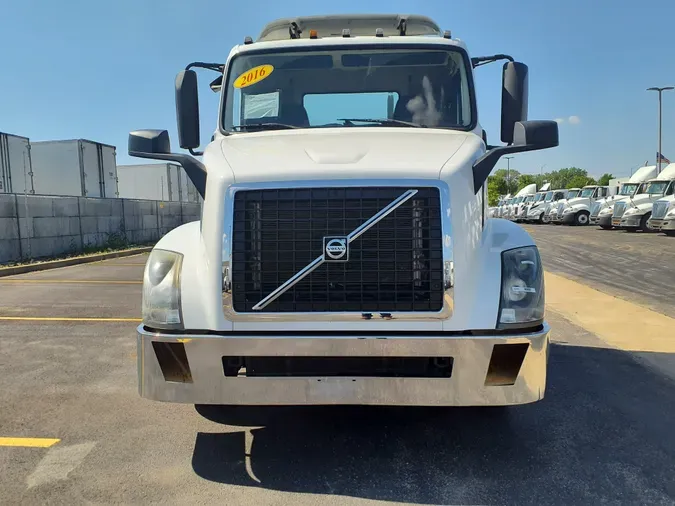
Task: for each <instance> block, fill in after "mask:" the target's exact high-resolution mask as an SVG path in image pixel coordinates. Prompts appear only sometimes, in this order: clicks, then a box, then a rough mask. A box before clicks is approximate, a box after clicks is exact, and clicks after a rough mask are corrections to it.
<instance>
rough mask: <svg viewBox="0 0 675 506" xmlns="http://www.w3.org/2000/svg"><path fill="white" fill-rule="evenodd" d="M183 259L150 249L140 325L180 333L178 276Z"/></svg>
mask: <svg viewBox="0 0 675 506" xmlns="http://www.w3.org/2000/svg"><path fill="white" fill-rule="evenodd" d="M182 265H183V255H181V254H180V253H175V252H173V251H166V250H162V249H153V250H152V253H150V257H149V258H148V262H147V263H146V264H145V272H144V273H143V305H142V308H143V323H144V324H145V325H148V326H150V327H154V328H160V329H181V328H183V322H182V318H181V307H180V273H181V267H182Z"/></svg>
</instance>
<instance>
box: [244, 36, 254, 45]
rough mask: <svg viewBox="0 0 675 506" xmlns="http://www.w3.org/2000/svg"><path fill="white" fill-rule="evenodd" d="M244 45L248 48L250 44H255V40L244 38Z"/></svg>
mask: <svg viewBox="0 0 675 506" xmlns="http://www.w3.org/2000/svg"><path fill="white" fill-rule="evenodd" d="M244 44H246V45H247V46H248V45H249V44H253V38H252V37H250V36H246V37H244Z"/></svg>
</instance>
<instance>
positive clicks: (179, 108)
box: [176, 70, 199, 149]
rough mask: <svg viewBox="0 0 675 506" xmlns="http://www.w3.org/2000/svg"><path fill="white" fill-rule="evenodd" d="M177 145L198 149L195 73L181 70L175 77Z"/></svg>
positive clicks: (197, 103) (197, 105)
mask: <svg viewBox="0 0 675 506" xmlns="http://www.w3.org/2000/svg"><path fill="white" fill-rule="evenodd" d="M176 121H177V123H178V125H177V126H178V143H179V144H180V147H181V148H183V149H196V148H198V147H199V93H198V90H197V73H196V72H195V71H194V70H183V71H181V72H179V73H178V75H177V76H176Z"/></svg>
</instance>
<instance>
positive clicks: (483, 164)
mask: <svg viewBox="0 0 675 506" xmlns="http://www.w3.org/2000/svg"><path fill="white" fill-rule="evenodd" d="M537 149H542V147H541V146H537V145H536V144H521V145H517V146H514V145H510V146H497V147H492V149H490V150H489V151H487V152H486V153H485V154H484V155H483V156H481V157H480V158H478V159H477V160H476V161H475V162H474V164H473V191H474V194H476V195H478V192H479V191H480V189H481V187H482V186H483V183H485V181H486V180H487V178H488V176H489V175H490V172H492V169H494V167H495V165H497V162H498V161H499V159H500V158H501V157H502V156H504V155H508V154H510V153H523V152H525V151H535V150H537Z"/></svg>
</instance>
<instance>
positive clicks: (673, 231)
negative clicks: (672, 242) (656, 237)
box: [664, 230, 675, 237]
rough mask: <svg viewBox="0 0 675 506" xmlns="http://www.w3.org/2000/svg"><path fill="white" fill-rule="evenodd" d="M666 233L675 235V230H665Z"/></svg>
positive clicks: (671, 235)
mask: <svg viewBox="0 0 675 506" xmlns="http://www.w3.org/2000/svg"><path fill="white" fill-rule="evenodd" d="M664 232H665V234H666V235H669V236H670V237H675V230H664Z"/></svg>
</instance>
